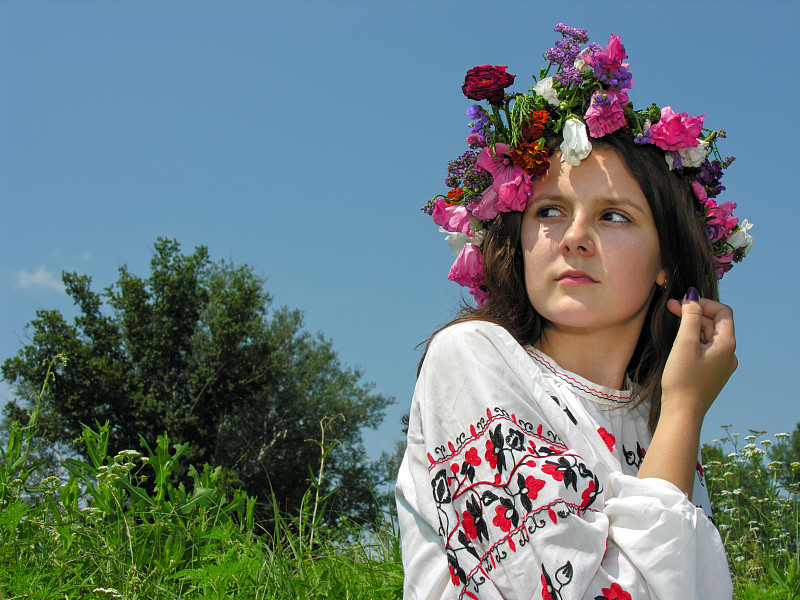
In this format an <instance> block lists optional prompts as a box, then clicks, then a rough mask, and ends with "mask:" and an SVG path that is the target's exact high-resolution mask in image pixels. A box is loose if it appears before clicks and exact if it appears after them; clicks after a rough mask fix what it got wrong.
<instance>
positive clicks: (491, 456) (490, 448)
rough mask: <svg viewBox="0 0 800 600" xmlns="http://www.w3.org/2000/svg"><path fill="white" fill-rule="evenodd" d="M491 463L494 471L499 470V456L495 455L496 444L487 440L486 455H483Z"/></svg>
mask: <svg viewBox="0 0 800 600" xmlns="http://www.w3.org/2000/svg"><path fill="white" fill-rule="evenodd" d="M483 456H484V458H486V460H488V461H489V466H490V467H492V468H493V469H496V468H497V454H496V453H495V448H494V444H493V443H492V441H491V440H486V454H484V455H483Z"/></svg>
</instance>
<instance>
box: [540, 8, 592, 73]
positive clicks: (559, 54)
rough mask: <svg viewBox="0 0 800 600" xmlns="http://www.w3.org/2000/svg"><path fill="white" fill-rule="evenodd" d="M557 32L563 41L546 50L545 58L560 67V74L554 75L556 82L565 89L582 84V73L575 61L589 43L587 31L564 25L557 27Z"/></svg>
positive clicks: (560, 24)
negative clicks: (583, 44) (583, 45)
mask: <svg viewBox="0 0 800 600" xmlns="http://www.w3.org/2000/svg"><path fill="white" fill-rule="evenodd" d="M556 31H557V32H558V33H560V34H561V35H562V39H561V40H558V41H557V42H556V43H555V46H553V47H552V48H548V49H547V50H545V52H544V55H543V56H544V58H545V60H547V61H549V62H551V63H552V64H554V65H558V66H559V67H560V70H559V72H558V73H556V74H555V75H553V80H554V81H556V82H558V83H560V84H561V85H563V86H565V87H569V86H570V85H578V84H579V83H580V82H581V73H580V71H578V69H577V68H576V67H575V59H576V58H577V57H578V55H579V54H580V53H581V44H582V43H586V42H588V41H589V36H588V35H587V34H586V30H585V29H577V28H575V27H569V26H567V25H564V23H559V24H558V25H556Z"/></svg>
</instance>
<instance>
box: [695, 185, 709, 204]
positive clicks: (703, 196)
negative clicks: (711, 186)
mask: <svg viewBox="0 0 800 600" xmlns="http://www.w3.org/2000/svg"><path fill="white" fill-rule="evenodd" d="M692 191H693V192H694V196H695V198H697V199H698V200H699V201H700V204H702V205H703V206H705V205H706V202H708V193H707V192H706V186H704V185H703V184H702V183H700V182H699V181H693V182H692Z"/></svg>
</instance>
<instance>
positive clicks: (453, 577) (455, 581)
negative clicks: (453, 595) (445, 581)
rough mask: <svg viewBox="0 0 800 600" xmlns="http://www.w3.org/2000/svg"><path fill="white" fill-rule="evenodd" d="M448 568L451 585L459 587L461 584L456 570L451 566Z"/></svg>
mask: <svg viewBox="0 0 800 600" xmlns="http://www.w3.org/2000/svg"><path fill="white" fill-rule="evenodd" d="M449 566H450V580H451V581H452V582H453V585H460V584H461V582H460V581H459V580H458V574H457V573H456V570H455V569H454V568H453V565H449Z"/></svg>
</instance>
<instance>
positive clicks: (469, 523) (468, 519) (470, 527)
mask: <svg viewBox="0 0 800 600" xmlns="http://www.w3.org/2000/svg"><path fill="white" fill-rule="evenodd" d="M462 514H463V517H464V519H463V520H462V521H461V525H462V526H463V527H464V533H466V534H467V535H468V536H469V539H471V540H474V539H475V538H476V537H478V528H477V527H476V526H475V517H473V516H472V515H471V514H469V511H466V510H465V511H464V512H463V513H462Z"/></svg>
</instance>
